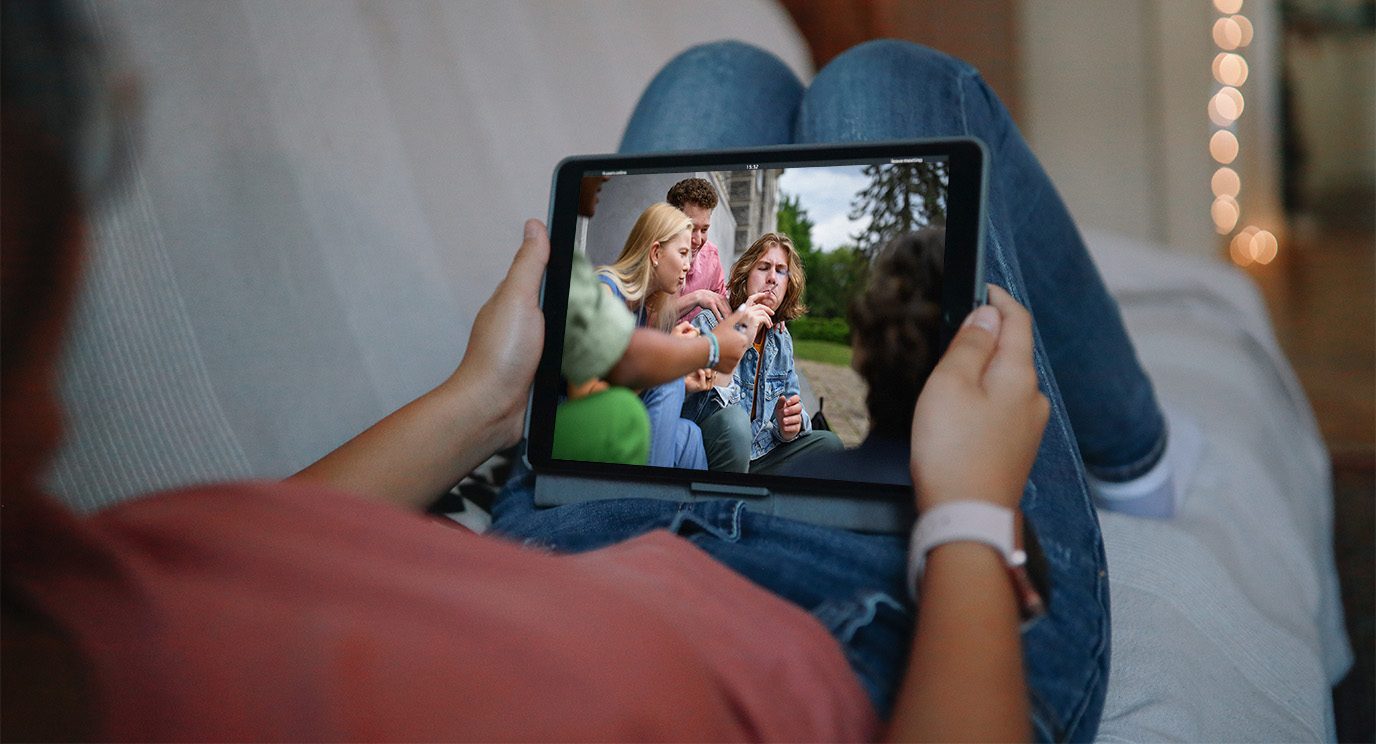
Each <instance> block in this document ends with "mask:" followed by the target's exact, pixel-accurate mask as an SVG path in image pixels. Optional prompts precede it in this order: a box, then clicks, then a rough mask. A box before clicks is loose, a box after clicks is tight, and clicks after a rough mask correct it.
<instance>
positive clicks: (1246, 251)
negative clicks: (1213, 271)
mask: <svg viewBox="0 0 1376 744" xmlns="http://www.w3.org/2000/svg"><path fill="white" fill-rule="evenodd" d="M1250 240H1251V239H1250V238H1244V237H1242V236H1241V235H1238V236H1237V237H1236V238H1233V242H1232V245H1230V246H1229V247H1228V257H1229V258H1231V259H1233V263H1235V264H1237V265H1238V266H1251V265H1252V254H1251V243H1250Z"/></svg>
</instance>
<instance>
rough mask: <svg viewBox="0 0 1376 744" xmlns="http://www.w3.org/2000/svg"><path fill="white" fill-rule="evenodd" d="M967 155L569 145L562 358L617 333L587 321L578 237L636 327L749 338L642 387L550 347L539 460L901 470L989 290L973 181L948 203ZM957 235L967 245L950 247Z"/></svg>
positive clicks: (886, 477)
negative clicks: (604, 151) (571, 211)
mask: <svg viewBox="0 0 1376 744" xmlns="http://www.w3.org/2000/svg"><path fill="white" fill-rule="evenodd" d="M955 161H956V162H954V163H953V158H952V155H951V154H950V153H947V152H942V151H939V150H938V151H936V152H925V153H922V154H902V155H894V154H881V155H870V156H868V157H852V158H849V159H834V158H833V159H821V160H811V159H802V158H799V159H795V160H792V161H784V162H736V163H728V164H725V165H722V166H718V167H710V166H706V167H678V168H671V167H665V166H663V165H656V164H642V163H635V162H630V163H626V164H624V166H625V167H610V168H609V167H606V166H607V165H608V164H607V163H600V162H599V163H590V164H588V165H589V166H591V167H583V168H577V167H574V168H572V169H569V168H568V165H569V164H567V163H566V165H565V169H566V170H572V172H573V175H576V177H577V189H576V190H577V192H578V193H577V200H576V215H575V216H574V217H573V219H572V222H573V224H572V227H573V229H572V234H571V235H568V236H567V238H568V242H567V243H566V244H563V245H557V246H555V242H562V241H560V238H561V237H562V236H561V235H560V234H559V231H557V230H556V231H553V233H552V235H553V236H554V237H553V238H552V240H553V241H555V242H552V246H554V247H553V253H554V254H555V256H557V257H558V258H564V257H565V254H566V255H567V257H568V258H569V260H568V261H567V265H566V263H565V262H564V261H560V260H552V262H551V272H550V275H549V279H548V280H547V286H546V292H545V307H546V313H547V315H548V316H549V318H550V320H551V323H550V327H549V329H548V330H549V331H550V334H551V335H554V334H557V333H558V331H560V330H562V331H564V334H567V337H566V338H563V339H562V341H561V343H560V345H559V346H558V347H557V351H558V355H559V357H560V358H561V360H564V359H565V357H568V356H570V355H580V354H581V356H582V357H586V356H587V352H586V351H585V350H586V349H587V348H598V346H597V345H598V344H603V343H604V342H603V341H602V340H600V339H599V338H598V334H599V333H601V334H608V335H609V337H610V336H612V335H615V334H616V333H624V331H617V330H616V329H614V328H610V327H608V328H600V327H598V326H597V324H596V322H593V323H591V324H589V323H587V322H585V321H584V319H585V318H595V317H596V315H595V314H594V313H593V312H592V311H591V310H590V309H589V308H588V307H586V306H585V305H587V303H589V302H590V300H589V295H588V294H587V293H586V292H580V291H579V290H577V289H575V290H574V291H573V292H572V293H570V290H569V281H570V279H569V276H570V274H565V273H564V271H570V272H572V271H573V266H572V265H573V263H574V262H573V259H572V257H573V255H575V254H576V255H579V256H581V257H582V258H580V259H579V262H580V263H581V262H582V260H583V259H586V264H585V266H586V268H585V269H579V271H582V272H583V277H584V278H586V276H587V269H591V271H592V277H593V281H594V283H595V284H594V286H595V288H596V291H597V292H598V293H600V294H599V295H598V296H595V297H592V298H591V301H592V302H594V303H597V302H612V303H616V304H617V305H619V306H621V307H624V308H625V309H626V311H627V313H628V314H629V315H630V316H631V317H632V318H633V323H634V326H635V327H636V328H637V329H639V330H638V332H641V333H646V332H654V333H662V334H667V335H669V336H673V337H681V338H685V339H690V338H697V337H698V336H699V335H703V334H709V333H711V334H716V335H717V337H718V338H724V337H725V336H724V335H723V334H728V333H736V334H739V335H741V336H745V337H747V339H746V341H747V343H746V344H745V350H744V354H743V355H742V356H741V358H740V360H739V362H737V363H736V364H735V366H734V368H733V369H731V370H730V371H729V372H728V371H726V370H722V369H720V368H718V369H710V368H708V365H707V362H708V358H706V357H705V358H704V359H703V360H702V362H701V367H700V368H698V369H691V370H669V369H665V370H664V375H666V376H667V375H669V374H670V373H674V375H673V376H672V377H669V378H668V379H665V380H663V381H660V382H658V383H657V384H653V385H647V386H644V387H638V388H635V389H629V388H625V387H621V386H619V385H617V384H616V381H614V380H610V379H608V377H611V376H612V375H610V374H609V373H602V374H598V375H593V376H587V375H588V374H589V373H588V372H587V371H585V370H582V369H579V370H577V371H573V370H574V369H575V368H576V366H577V365H570V364H561V367H560V369H559V374H558V375H557V378H555V379H553V380H551V379H549V377H548V376H549V373H550V368H549V367H550V365H546V367H545V369H544V374H543V375H542V378H545V379H543V380H542V382H544V383H545V385H544V386H545V387H547V388H552V390H546V392H549V393H553V395H551V396H540V395H536V396H535V397H534V399H533V405H534V406H535V407H537V408H538V407H539V406H540V404H541V403H544V404H545V405H546V406H549V404H550V403H553V406H552V407H553V410H552V411H546V412H545V413H546V415H547V414H548V413H552V414H553V416H552V426H549V427H546V428H548V429H550V430H551V431H547V432H544V433H545V434H547V435H550V436H546V437H539V438H538V439H539V440H540V441H538V442H537V437H535V436H534V434H535V432H536V429H539V428H542V427H534V428H532V434H533V436H532V448H535V447H538V446H539V445H542V444H543V445H547V446H548V449H547V450H545V451H544V452H541V453H540V456H538V457H532V461H533V462H534V461H543V462H544V463H545V464H546V465H552V466H555V467H556V468H558V469H564V470H573V471H575V472H576V471H578V470H579V469H580V468H583V469H585V472H596V473H599V474H605V473H607V472H609V468H610V469H611V471H612V472H615V471H620V472H622V473H629V472H639V473H642V474H645V475H651V476H655V475H658V476H660V477H678V478H688V479H702V480H706V481H711V482H720V483H740V484H742V485H748V484H756V485H760V484H765V483H767V484H769V485H772V486H776V487H777V486H778V484H779V483H780V482H781V479H784V480H787V481H790V482H792V483H793V484H795V485H803V484H806V483H808V482H813V483H817V482H827V481H830V482H842V483H853V482H866V483H872V484H882V485H885V486H889V487H895V488H903V487H904V486H906V484H907V483H908V475H907V462H908V458H907V432H908V429H909V428H910V425H911V415H912V407H913V403H914V401H915V399H916V395H917V393H918V392H919V391H920V389H921V386H922V383H923V382H924V381H925V379H926V376H927V374H928V373H929V372H930V370H931V368H932V366H934V365H935V363H936V360H937V358H938V357H939V355H940V352H941V350H942V349H943V348H944V344H945V341H946V339H947V338H948V337H949V335H950V330H951V328H950V326H951V325H952V322H953V321H954V319H955V317H956V316H963V314H964V312H968V310H969V309H970V307H972V306H973V304H975V303H977V302H978V301H979V300H978V298H977V296H976V295H977V293H976V292H975V289H974V287H975V285H976V282H973V281H972V278H973V271H972V267H975V266H977V263H978V261H977V251H978V246H977V243H976V241H971V240H970V238H969V236H970V235H971V234H977V232H978V230H977V227H976V226H973V225H964V224H957V225H953V224H952V223H953V222H956V223H963V222H967V221H976V222H977V220H978V217H977V215H978V203H977V201H978V200H977V197H976V200H975V201H976V203H975V204H972V205H966V204H961V205H954V204H953V190H952V176H953V169H955V170H959V169H960V166H961V165H963V163H962V161H961V158H960V157H956V158H955ZM574 165H575V166H576V165H577V164H576V163H575V164H574ZM612 165H613V166H616V165H619V164H616V163H612ZM637 166H639V167H637ZM974 167H975V166H974V165H968V166H965V168H966V169H970V168H974ZM566 175H568V174H566ZM960 175H963V176H965V177H966V178H967V180H968V178H970V177H971V175H972V174H960ZM973 175H974V176H975V179H974V180H976V181H978V178H977V175H978V174H977V173H976V174H973ZM567 180H568V183H569V184H572V183H573V178H572V177H571V175H570V177H568V179H567ZM957 180H958V181H960V178H959V177H958V178H957ZM958 185H959V184H958ZM964 186H965V192H967V193H973V194H978V193H979V192H978V189H975V190H974V191H970V189H969V186H970V184H968V183H966V184H964ZM565 190H568V189H567V188H565ZM959 191H960V189H957V192H958V193H959ZM555 201H556V209H557V208H558V202H559V199H558V198H556V200H555ZM553 217H554V219H553V222H555V223H561V222H563V223H567V222H568V220H562V221H561V220H560V219H559V215H558V214H557V213H556V215H554V216H553ZM565 226H566V225H565ZM971 227H974V228H975V229H974V230H973V231H972V230H970V229H968V228H971ZM952 235H954V236H956V239H957V242H959V241H960V240H964V242H965V243H967V245H961V246H960V247H959V251H957V252H958V253H959V254H961V255H959V256H958V257H957V260H956V261H955V262H954V264H953V265H950V266H948V264H952V262H951V261H950V260H949V259H948V256H949V254H950V253H951V251H950V248H951V247H952V246H951V242H952V238H951V237H949V236H952ZM972 251H973V254H972ZM948 269H954V270H955V271H956V272H957V274H958V276H957V283H958V284H959V285H960V286H959V290H958V291H949V290H950V288H949V287H947V286H946V285H947V279H948V276H947V273H948ZM580 303H582V304H580ZM752 308H754V309H755V311H754V312H753V315H754V317H755V318H759V317H765V318H768V320H767V322H766V323H761V324H759V325H758V326H755V325H743V323H742V321H744V322H745V323H752V322H753V321H751V320H750V319H748V318H746V319H743V318H741V317H740V316H739V314H738V313H739V311H741V310H742V309H745V310H747V311H749V310H751V309H752ZM556 310H559V311H562V312H552V311H556ZM556 316H558V317H557V318H556ZM733 319H734V320H735V322H732V323H728V321H732V320H733ZM556 321H559V322H556ZM561 324H562V326H563V327H562V328H559V325H561ZM564 334H558V335H564ZM606 343H616V342H614V341H612V342H606ZM580 344H581V345H582V347H581V348H582V349H584V351H580V348H578V345H580ZM699 346H700V347H705V345H703V344H701V342H700V341H699ZM548 350H549V345H548V344H547V351H548ZM707 355H708V356H710V351H709V352H707ZM547 356H548V353H547ZM546 361H547V362H548V361H550V360H546ZM678 372H684V374H677V373H678ZM570 375H576V376H577V377H578V378H584V377H586V379H570ZM537 392H539V391H537ZM542 398H543V400H542ZM540 413H541V412H540V411H538V410H532V421H533V422H534V421H536V420H538V419H540V418H543V416H541V415H540Z"/></svg>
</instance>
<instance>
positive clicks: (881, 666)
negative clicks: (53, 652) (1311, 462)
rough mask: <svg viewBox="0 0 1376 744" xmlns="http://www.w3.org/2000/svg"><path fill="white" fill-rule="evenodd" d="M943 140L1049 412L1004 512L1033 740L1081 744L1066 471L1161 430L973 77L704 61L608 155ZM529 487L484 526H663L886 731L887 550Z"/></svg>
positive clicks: (1102, 304) (867, 58) (1071, 511)
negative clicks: (955, 145) (747, 597)
mask: <svg viewBox="0 0 1376 744" xmlns="http://www.w3.org/2000/svg"><path fill="white" fill-rule="evenodd" d="M696 111H702V112H710V114H711V115H704V116H692V115H691V113H692V112H696ZM950 135H973V136H977V137H979V138H981V139H982V140H984V142H985V143H986V144H987V145H988V147H989V151H990V156H991V168H990V171H991V183H990V189H989V209H988V215H987V219H988V224H987V246H986V249H987V254H988V255H987V266H988V269H987V270H988V276H987V277H986V278H987V279H988V280H989V281H991V282H993V283H996V284H999V285H1000V286H1003V287H1004V288H1006V289H1007V290H1008V291H1009V292H1010V293H1011V294H1012V295H1013V297H1014V298H1016V299H1017V300H1018V301H1020V302H1022V303H1023V304H1024V305H1026V306H1028V307H1029V308H1030V309H1031V310H1032V312H1033V315H1034V320H1035V327H1034V346H1035V348H1034V363H1035V366H1036V370H1037V376H1038V380H1039V382H1040V384H1041V387H1042V390H1043V392H1044V393H1045V394H1046V395H1047V397H1048V398H1049V399H1050V401H1051V408H1052V411H1051V418H1050V421H1049V422H1048V424H1047V427H1046V432H1045V434H1044V436H1043V438H1042V443H1041V446H1040V449H1039V451H1038V454H1037V460H1036V462H1035V464H1034V465H1033V468H1032V472H1031V475H1030V477H1029V483H1028V486H1027V488H1026V489H1025V490H1024V497H1023V501H1022V509H1023V512H1024V514H1025V515H1026V518H1027V521H1028V522H1029V523H1030V524H1031V526H1032V528H1033V529H1034V530H1035V531H1036V533H1037V536H1038V538H1039V539H1040V542H1041V545H1042V549H1043V551H1044V552H1045V554H1046V559H1047V568H1048V573H1049V576H1050V581H1051V584H1052V590H1051V593H1050V597H1049V598H1048V599H1049V603H1050V607H1049V610H1050V612H1049V614H1048V616H1047V617H1046V618H1044V619H1043V620H1042V621H1040V622H1038V623H1036V624H1035V625H1033V626H1032V627H1031V628H1030V629H1028V630H1027V631H1025V632H1024V634H1023V651H1024V666H1025V668H1026V670H1027V678H1028V686H1029V694H1030V695H1031V703H1032V710H1033V719H1034V720H1033V724H1034V728H1035V731H1036V734H1037V736H1038V738H1039V739H1043V740H1049V739H1055V740H1061V739H1069V740H1075V741H1080V740H1090V739H1093V738H1094V735H1095V732H1096V730H1097V728H1098V724H1099V716H1100V714H1101V712H1102V709H1103V702H1104V691H1105V688H1106V683H1107V674H1108V659H1109V605H1108V601H1109V598H1108V582H1107V573H1106V565H1105V561H1104V552H1103V544H1102V541H1101V538H1100V533H1099V526H1098V521H1097V519H1096V517H1095V514H1094V510H1093V507H1092V506H1091V504H1090V500H1089V496H1088V493H1087V491H1086V489H1085V484H1084V461H1087V462H1089V463H1090V466H1091V467H1092V468H1093V469H1094V471H1095V472H1096V473H1103V474H1106V475H1107V476H1108V477H1109V478H1124V477H1131V476H1132V475H1134V474H1136V473H1138V472H1141V471H1142V470H1144V469H1145V468H1147V467H1150V465H1151V464H1152V463H1154V461H1155V458H1156V457H1158V456H1159V453H1160V451H1161V447H1162V443H1163V442H1164V440H1165V427H1164V422H1163V420H1162V417H1161V414H1160V411H1159V409H1158V407H1157V404H1156V401H1155V397H1154V393H1153V392H1152V389H1151V385H1150V382H1149V381H1148V380H1147V378H1146V376H1145V374H1144V373H1143V372H1142V370H1141V368H1140V366H1139V365H1138V363H1137V359H1136V356H1135V353H1134V352H1133V349H1132V346H1131V343H1130V342H1129V340H1128V338H1127V335H1126V333H1125V331H1124V329H1123V327H1122V323H1121V320H1120V317H1119V314H1118V310H1117V307H1116V305H1115V304H1114V303H1113V300H1112V299H1111V298H1110V297H1109V296H1108V294H1107V291H1106V290H1105V289H1104V286H1103V283H1102V281H1101V279H1100V277H1099V275H1098V273H1097V271H1096V269H1095V268H1094V266H1093V263H1092V262H1091V260H1090V259H1089V256H1088V253H1087V252H1086V250H1085V247H1084V244H1083V241H1082V240H1081V238H1080V236H1079V233H1078V231H1077V230H1076V228H1075V225H1074V223H1073V222H1072V221H1071V219H1070V216H1069V213H1068V212H1067V211H1066V208H1065V206H1064V204H1062V202H1061V200H1060V198H1059V196H1058V195H1057V193H1056V191H1055V189H1054V187H1052V185H1051V183H1050V180H1049V179H1048V178H1047V176H1046V174H1045V172H1043V170H1042V168H1041V166H1040V164H1039V163H1038V162H1037V160H1036V158H1035V156H1034V155H1033V154H1032V153H1031V151H1030V149H1029V148H1028V147H1027V144H1026V143H1025V142H1024V141H1023V139H1022V136H1021V135H1020V134H1019V133H1018V131H1017V129H1016V127H1015V126H1014V125H1013V123H1012V121H1011V119H1010V118H1009V116H1008V113H1007V111H1006V110H1005V109H1004V108H1003V106H1002V104H1001V103H1000V102H999V101H998V99H997V98H996V97H995V96H994V94H993V93H992V91H990V90H989V88H988V86H987V85H985V83H984V82H983V80H982V79H981V78H980V77H979V75H978V73H977V72H975V71H974V70H973V69H972V68H970V67H969V66H968V65H966V64H964V63H962V62H960V61H958V60H955V59H952V58H951V57H948V56H946V55H943V54H940V53H938V52H935V51H932V50H930V49H926V48H924V47H920V46H917V45H913V44H908V43H904V42H895V41H879V42H870V43H867V44H863V45H860V46H858V47H856V48H854V49H851V50H850V51H848V52H846V53H844V54H842V55H841V56H839V57H837V58H836V59H835V60H834V61H833V62H832V63H831V64H830V65H828V66H827V67H826V69H824V70H822V71H821V72H820V73H819V74H818V75H817V78H816V79H815V80H814V82H813V84H812V85H811V87H810V88H808V89H806V90H804V88H803V86H802V85H801V83H799V82H798V80H797V79H796V78H795V77H794V76H793V75H792V73H790V72H789V71H788V69H787V68H786V67H785V66H784V65H783V63H781V62H779V61H778V60H777V59H776V58H774V57H773V56H772V55H770V54H768V53H767V52H764V51H761V50H759V49H755V48H753V47H750V46H747V45H745V44H741V43H738V42H723V43H717V44H710V45H705V46H701V47H696V48H694V49H690V50H688V51H686V52H684V53H683V54H682V55H680V56H679V57H677V58H676V59H675V60H674V61H672V62H670V63H669V64H668V65H667V66H666V67H665V69H664V70H662V71H661V72H660V73H659V74H658V75H657V76H656V78H655V79H654V80H653V81H652V82H651V84H650V86H649V88H648V89H647V90H646V92H645V94H644V95H643V97H642V98H641V101H640V103H639V104H638V105H637V107H636V110H635V113H634V115H633V116H632V118H631V121H630V124H629V125H628V126H627V130H626V134H625V136H624V137H623V139H622V150H623V151H626V152H633V151H652V150H687V149H714V148H722V147H742V146H757V145H776V144H787V143H791V142H800V143H801V142H846V141H862V140H888V139H907V138H916V137H939V136H950ZM1063 393H1064V395H1063ZM1081 453H1083V457H1084V461H1082V460H1081ZM530 491H531V485H530V479H529V476H528V474H521V475H518V476H517V477H516V478H514V479H513V480H512V481H511V482H510V483H509V484H508V487H507V488H506V490H505V491H504V493H503V495H502V497H501V498H500V499H499V500H498V502H497V504H496V507H495V511H494V528H495V529H496V530H497V531H499V532H504V533H506V534H509V535H513V536H518V537H523V538H526V539H527V540H529V541H533V542H536V543H539V544H544V545H547V546H549V547H551V548H554V549H559V550H589V549H593V548H595V547H600V546H602V545H607V544H610V543H613V542H617V541H619V540H624V539H626V538H629V537H632V536H634V535H636V534H640V533H641V532H644V531H646V530H649V529H657V528H661V527H663V528H666V529H673V530H674V531H676V532H678V533H679V534H682V535H684V536H685V537H688V538H689V539H692V540H693V541H694V542H696V543H698V544H699V545H701V546H702V547H703V548H704V549H705V550H708V552H710V553H711V554H712V555H714V556H715V557H717V558H718V559H719V560H721V561H722V562H723V563H725V564H726V565H728V566H730V567H731V568H733V569H734V570H736V571H738V572H739V573H741V574H742V575H744V576H746V577H748V578H750V579H751V580H752V581H754V582H755V583H757V584H759V585H760V586H762V587H764V588H766V589H768V590H770V591H772V592H775V593H776V594H778V595H779V596H781V597H784V598H786V599H789V600H790V601H793V602H795V603H797V604H798V605H799V606H801V607H804V608H806V609H808V610H809V611H811V612H813V613H814V614H815V615H816V616H817V617H818V619H819V621H821V622H822V623H823V624H824V625H826V627H828V628H829V629H831V631H832V632H833V635H834V636H835V637H836V638H837V640H838V642H840V643H841V644H842V646H843V647H844V648H845V651H846V654H847V657H848V658H849V659H850V660H851V664H852V666H853V668H854V669H855V671H856V673H857V675H859V677H860V679H861V680H862V682H863V684H864V685H865V688H866V689H867V690H868V691H869V693H870V695H871V698H872V700H874V702H875V704H876V707H877V708H878V709H879V711H880V712H881V715H887V713H888V710H889V708H888V706H889V705H890V704H891V702H892V696H893V694H894V691H895V689H896V687H897V685H898V683H899V681H900V680H901V677H902V673H903V669H904V664H905V661H906V658H907V648H908V644H909V643H910V641H911V637H912V636H911V625H910V624H911V620H912V617H913V608H912V607H911V606H909V605H908V603H907V600H906V592H905V591H904V589H903V574H904V572H905V570H906V560H907V547H906V544H905V540H903V539H899V538H896V537H894V536H876V535H861V534H857V533H850V532H845V531H842V530H834V529H828V528H822V527H817V526H813V525H808V524H802V523H797V522H791V521H789V520H784V519H780V518H777V517H767V516H763V515H757V514H753V513H751V512H749V511H745V510H744V507H743V506H742V502H739V501H731V500H722V501H714V502H700V503H695V504H691V505H682V504H676V503H674V502H651V501H648V500H641V499H625V500H618V501H602V502H589V503H583V504H573V505H569V506H563V507H557V508H554V509H550V510H545V511H537V510H535V509H534V507H533V506H531V497H530ZM680 515H682V516H680Z"/></svg>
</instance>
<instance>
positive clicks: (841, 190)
mask: <svg viewBox="0 0 1376 744" xmlns="http://www.w3.org/2000/svg"><path fill="white" fill-rule="evenodd" d="M864 168H865V166H863V165H842V166H832V167H827V168H789V169H788V170H785V171H784V172H783V175H781V176H779V192H780V195H779V200H780V201H783V196H784V195H785V194H787V195H788V196H796V197H798V201H799V206H801V207H802V208H803V209H804V210H806V211H807V214H808V218H809V219H811V220H812V222H813V225H814V227H813V228H812V245H813V247H814V248H818V249H820V250H825V251H829V250H832V249H834V248H837V247H838V246H842V245H847V244H852V243H854V242H855V241H853V240H851V238H850V236H851V235H854V234H855V233H858V232H860V231H861V230H863V229H865V227H866V226H867V225H869V222H870V218H869V215H864V216H862V217H861V218H860V219H858V220H851V219H850V218H849V217H847V216H846V215H847V214H848V213H849V212H850V203H851V200H852V199H854V198H855V194H856V193H857V192H859V191H860V190H861V189H863V188H864V187H865V185H866V184H868V183H869V179H868V178H866V177H865V175H864V173H863V172H862V171H863V170H864Z"/></svg>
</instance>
